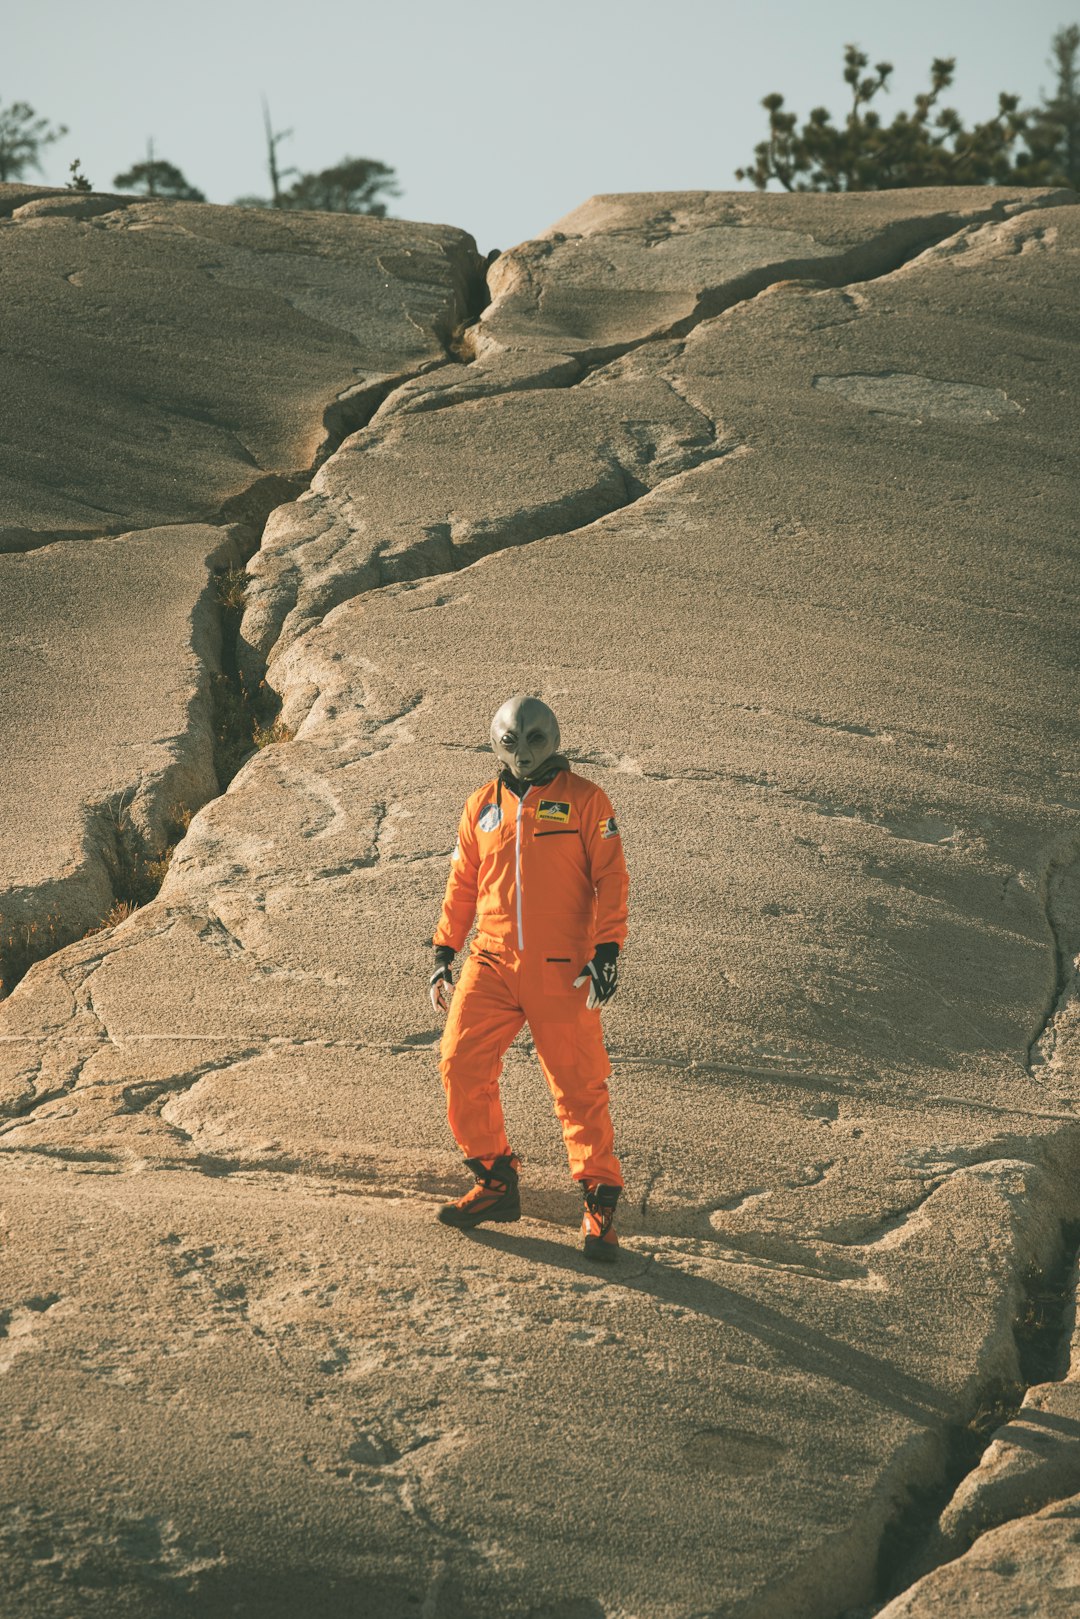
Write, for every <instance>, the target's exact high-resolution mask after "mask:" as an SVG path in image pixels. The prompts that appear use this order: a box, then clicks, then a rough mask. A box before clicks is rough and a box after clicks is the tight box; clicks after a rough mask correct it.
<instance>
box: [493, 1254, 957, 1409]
mask: <svg viewBox="0 0 1080 1619" xmlns="http://www.w3.org/2000/svg"><path fill="white" fill-rule="evenodd" d="M463 1235H465V1236H466V1237H467V1238H468V1239H469V1240H471V1241H473V1242H477V1243H479V1244H481V1245H482V1246H483V1247H486V1248H497V1249H501V1250H502V1251H503V1252H504V1253H509V1254H516V1255H517V1256H518V1258H520V1259H525V1260H528V1261H530V1262H531V1263H532V1264H534V1265H549V1266H552V1267H554V1268H556V1269H558V1270H564V1271H568V1272H569V1273H570V1274H571V1275H574V1276H587V1277H589V1278H591V1279H592V1280H593V1281H594V1282H595V1281H599V1282H605V1283H607V1284H608V1285H609V1286H612V1287H623V1288H627V1289H629V1290H630V1291H632V1292H636V1293H643V1294H648V1295H651V1296H652V1297H653V1298H655V1299H658V1300H660V1301H661V1302H663V1303H665V1304H676V1305H680V1306H681V1307H682V1308H683V1309H685V1310H687V1311H689V1312H691V1313H693V1314H695V1315H698V1316H705V1317H707V1318H709V1319H710V1320H713V1321H720V1322H723V1323H724V1325H725V1326H727V1327H730V1328H732V1329H733V1330H735V1331H736V1332H740V1333H743V1334H745V1335H746V1336H747V1337H750V1338H754V1339H756V1340H757V1341H758V1342H759V1343H761V1344H763V1345H764V1346H765V1347H766V1348H767V1349H769V1350H771V1351H772V1352H773V1353H779V1354H781V1355H782V1356H783V1357H784V1358H785V1359H786V1360H788V1361H789V1362H790V1363H791V1365H792V1366H793V1367H794V1368H796V1369H797V1370H799V1371H803V1372H809V1373H811V1374H812V1375H814V1376H817V1377H821V1378H824V1379H826V1380H828V1381H829V1382H833V1383H838V1384H841V1385H843V1386H844V1387H845V1388H849V1389H852V1390H854V1391H855V1392H856V1393H857V1394H860V1395H861V1396H862V1397H863V1398H864V1399H867V1400H870V1401H871V1402H873V1403H874V1404H875V1405H880V1406H885V1407H887V1408H888V1409H889V1410H892V1411H895V1412H897V1413H899V1415H901V1416H903V1417H907V1418H909V1419H910V1420H911V1421H912V1422H916V1423H918V1424H919V1425H920V1426H923V1427H927V1426H930V1427H933V1428H934V1429H935V1430H936V1431H940V1425H941V1423H942V1421H945V1422H956V1421H958V1420H961V1413H959V1412H958V1411H957V1410H956V1408H955V1406H954V1405H953V1404H952V1402H951V1401H950V1400H949V1399H948V1397H947V1396H946V1395H945V1393H944V1392H943V1391H942V1390H939V1389H936V1388H934V1386H933V1385H932V1384H930V1383H926V1382H923V1381H921V1380H920V1379H919V1378H916V1377H912V1376H910V1374H909V1373H907V1372H904V1371H903V1370H901V1369H900V1368H899V1367H898V1366H896V1365H895V1364H894V1363H893V1362H892V1361H889V1360H886V1359H882V1358H881V1357H879V1356H877V1355H872V1354H868V1353H867V1351H866V1350H863V1349H859V1348H857V1347H856V1346H855V1345H854V1344H850V1343H846V1342H845V1341H844V1340H843V1339H840V1338H832V1337H830V1336H829V1334H828V1333H827V1332H823V1331H822V1330H821V1329H820V1328H819V1327H815V1326H810V1325H808V1324H807V1323H806V1322H803V1321H799V1320H798V1319H797V1318H796V1317H795V1316H793V1315H785V1314H784V1313H783V1312H782V1311H781V1310H778V1309H777V1308H775V1306H773V1305H770V1304H763V1303H762V1302H761V1301H760V1300H758V1299H754V1298H750V1297H748V1296H747V1295H746V1294H745V1293H740V1292H738V1291H737V1290H736V1289H735V1288H733V1287H725V1286H724V1284H723V1283H722V1282H715V1281H712V1280H709V1279H707V1278H705V1277H701V1276H692V1275H688V1274H687V1273H686V1272H685V1271H683V1270H680V1269H679V1268H678V1266H675V1265H669V1264H665V1263H664V1261H663V1258H662V1257H661V1256H660V1255H658V1254H656V1253H648V1254H641V1253H637V1252H635V1250H634V1249H633V1248H630V1247H626V1246H624V1247H623V1248H622V1249H621V1250H620V1255H619V1258H618V1260H617V1261H616V1262H615V1263H614V1264H612V1265H609V1266H604V1267H601V1266H600V1265H598V1264H596V1263H595V1262H593V1261H590V1260H587V1259H586V1258H585V1256H584V1254H582V1253H579V1252H577V1251H575V1250H573V1249H571V1248H568V1247H567V1246H566V1245H565V1244H563V1243H561V1242H555V1241H553V1240H552V1239H551V1238H548V1237H526V1236H518V1235H512V1234H511V1233H509V1232H506V1231H496V1230H492V1229H490V1228H486V1227H485V1228H480V1227H478V1228H476V1229H475V1230H472V1231H467V1232H464V1233H463ZM824 1285H829V1284H828V1283H825V1284H824Z"/></svg>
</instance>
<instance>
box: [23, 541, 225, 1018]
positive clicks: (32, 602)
mask: <svg viewBox="0 0 1080 1619" xmlns="http://www.w3.org/2000/svg"><path fill="white" fill-rule="evenodd" d="M238 562H239V556H238V553H237V550H236V548H235V545H233V544H230V541H229V538H228V536H227V535H225V534H224V533H223V532H222V531H221V530H220V529H216V528H211V527H210V526H209V525H205V524H201V525H200V524H191V525H178V526H176V527H170V528H162V529H147V530H144V531H143V532H142V533H140V534H124V535H118V536H110V537H106V538H102V539H98V540H84V541H80V542H77V543H74V542H70V541H64V542H57V543H56V544H54V545H49V546H44V547H42V548H40V549H39V550H35V551H28V552H24V553H22V554H17V555H2V554H0V602H2V603H3V607H2V609H0V611H2V613H3V616H4V618H5V619H6V620H7V621H8V624H9V626H10V628H9V630H8V632H7V634H5V635H4V636H3V637H2V638H0V690H2V691H3V693H4V701H3V704H2V705H0V753H2V756H3V759H4V770H3V773H2V774H0V916H2V917H3V918H4V919H5V923H6V924H7V926H9V927H14V928H16V929H20V928H25V927H27V926H29V925H30V924H31V923H33V922H35V921H36V922H37V923H38V925H39V926H41V927H48V926H53V927H54V928H55V930H56V934H57V943H60V942H63V941H64V938H65V935H66V936H67V937H70V936H71V934H72V933H75V932H79V931H83V930H85V929H86V928H89V927H91V926H93V925H94V924H95V923H98V922H100V921H101V919H102V917H103V916H104V915H105V913H106V912H107V911H108V909H109V906H110V904H111V903H112V899H113V894H114V892H115V890H116V887H117V885H118V864H119V859H120V856H119V846H120V845H121V844H123V845H126V846H127V847H128V849H129V850H133V849H135V848H142V849H145V850H146V851H148V852H151V851H154V850H161V849H164V848H165V847H166V846H167V845H169V844H171V843H175V842H176V841H177V840H178V838H179V837H180V836H181V835H182V827H181V826H180V825H179V824H177V822H176V817H177V815H179V814H180V813H181V811H182V808H186V810H187V811H188V812H189V813H193V812H194V811H195V810H197V809H199V808H201V806H202V805H203V804H204V803H205V802H206V800H207V799H208V798H212V797H214V796H215V794H216V793H217V791H218V783H217V777H216V775H215V773H214V765H213V715H212V712H211V705H210V682H211V678H212V676H213V674H214V672H215V671H216V670H217V669H218V668H219V666H220V641H221V624H220V613H219V608H218V603H217V599H216V595H215V585H214V578H213V570H214V568H215V567H224V566H226V565H228V564H229V563H232V564H234V565H235V564H237V563H238ZM50 919H52V920H51V921H50ZM7 987H9V986H7Z"/></svg>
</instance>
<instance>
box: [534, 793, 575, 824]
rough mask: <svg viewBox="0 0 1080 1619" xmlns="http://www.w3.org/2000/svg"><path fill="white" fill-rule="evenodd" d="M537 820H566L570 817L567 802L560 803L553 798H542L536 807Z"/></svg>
mask: <svg viewBox="0 0 1080 1619" xmlns="http://www.w3.org/2000/svg"><path fill="white" fill-rule="evenodd" d="M536 819H537V820H538V821H568V820H569V819H570V806H569V804H561V803H560V802H559V801H558V799H555V798H542V799H541V800H540V802H539V804H538V805H537V807H536Z"/></svg>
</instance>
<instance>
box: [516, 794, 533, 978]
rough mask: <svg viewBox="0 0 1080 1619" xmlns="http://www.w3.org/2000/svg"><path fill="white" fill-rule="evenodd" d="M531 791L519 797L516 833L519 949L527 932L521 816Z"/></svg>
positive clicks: (521, 948)
mask: <svg viewBox="0 0 1080 1619" xmlns="http://www.w3.org/2000/svg"><path fill="white" fill-rule="evenodd" d="M531 792H532V788H531V787H526V789H525V791H524V792H523V793H522V795H521V797H520V798H519V799H518V808H517V828H516V830H515V833H514V870H515V875H516V878H517V933H518V949H519V950H521V951H523V950H524V949H525V932H524V929H523V927H522V924H521V816H522V811H523V810H524V808H525V800H526V799H527V798H528V796H529V794H530V793H531Z"/></svg>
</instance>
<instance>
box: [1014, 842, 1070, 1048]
mask: <svg viewBox="0 0 1080 1619" xmlns="http://www.w3.org/2000/svg"><path fill="white" fill-rule="evenodd" d="M1043 905H1044V908H1045V912H1046V923H1047V928H1048V929H1049V932H1050V937H1051V938H1052V940H1053V945H1054V982H1053V987H1052V989H1051V991H1050V995H1049V999H1048V1004H1047V1007H1046V1011H1045V1013H1044V1015H1043V1018H1042V1021H1041V1023H1040V1025H1039V1027H1038V1029H1037V1030H1036V1031H1035V1033H1034V1035H1033V1036H1032V1038H1031V1040H1030V1042H1029V1043H1028V1051H1027V1061H1028V1069H1029V1071H1030V1070H1032V1069H1034V1068H1042V1067H1047V1066H1051V1067H1052V1066H1053V1065H1054V1059H1055V1056H1056V1055H1057V1050H1058V1043H1059V1040H1060V1041H1061V1042H1062V1044H1063V1045H1064V1042H1065V1040H1066V1039H1067V1037H1068V1036H1069V1035H1072V1036H1074V1037H1075V1035H1076V1033H1077V1032H1078V1028H1080V1006H1078V1004H1077V1003H1078V999H1080V848H1078V849H1076V850H1074V851H1072V853H1071V854H1070V855H1068V856H1066V857H1065V858H1063V859H1061V860H1056V861H1052V862H1051V864H1050V866H1049V868H1048V870H1047V873H1046V878H1045V882H1044V887H1043Z"/></svg>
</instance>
